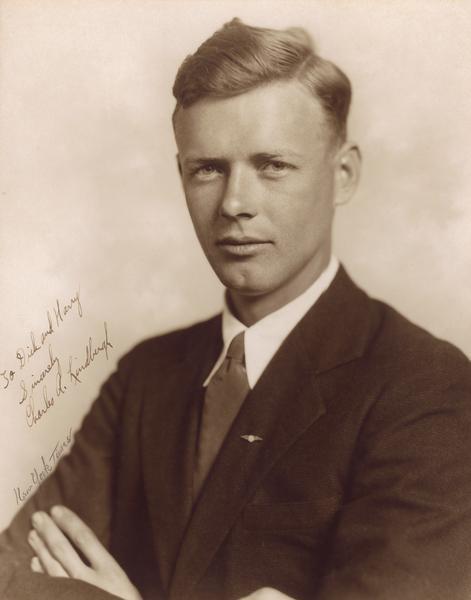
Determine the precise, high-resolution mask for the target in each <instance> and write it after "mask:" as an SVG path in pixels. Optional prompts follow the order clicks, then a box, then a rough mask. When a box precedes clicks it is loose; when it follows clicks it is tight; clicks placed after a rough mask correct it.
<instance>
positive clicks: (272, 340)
mask: <svg viewBox="0 0 471 600" xmlns="http://www.w3.org/2000/svg"><path fill="white" fill-rule="evenodd" d="M338 268H339V261H338V260H337V258H336V257H335V256H331V258H330V262H329V264H328V265H327V267H326V269H325V270H324V271H323V272H322V273H321V275H320V276H319V277H318V278H317V279H316V280H315V281H314V283H313V284H312V285H311V286H310V287H308V288H307V290H305V291H304V292H303V293H302V294H300V295H299V296H298V297H297V298H295V299H294V300H291V302H288V304H285V305H284V306H282V307H281V308H279V309H278V310H276V311H274V312H272V313H270V314H269V315H267V316H266V317H264V318H263V319H260V321H257V322H256V323H254V324H253V325H252V326H251V327H247V326H246V325H244V324H243V323H241V322H240V321H239V320H238V319H236V317H234V315H233V314H232V313H231V312H230V310H229V308H228V306H227V302H225V303H224V309H223V313H222V339H223V342H224V348H223V350H222V352H221V354H220V356H219V358H218V359H217V361H216V363H215V365H214V367H213V368H212V370H211V372H210V374H209V375H208V377H207V379H206V381H205V382H204V386H207V385H208V383H209V382H210V381H211V378H212V377H213V375H214V374H215V372H216V371H217V370H218V369H219V367H220V365H221V364H222V362H223V360H224V357H225V356H226V352H227V349H228V347H229V344H230V343H231V341H232V340H233V339H234V337H235V336H236V335H237V334H238V333H240V332H241V331H245V336H244V343H245V367H246V370H247V379H248V381H249V385H250V388H253V387H254V386H255V384H256V383H257V381H258V379H259V378H260V375H261V374H262V373H263V371H264V370H265V368H266V366H267V365H268V363H269V362H270V360H271V359H272V358H273V356H274V355H275V353H276V351H277V350H278V348H279V347H280V346H281V344H282V343H283V341H284V340H285V339H286V337H287V336H288V334H289V333H290V332H291V330H292V329H293V328H294V327H295V325H297V324H298V323H299V321H300V320H301V319H302V318H303V317H304V315H305V314H306V313H307V311H308V310H309V309H310V308H311V306H313V305H314V304H315V303H316V302H317V300H318V299H319V297H320V296H321V294H323V293H324V292H325V291H326V290H327V288H328V287H329V285H330V284H331V283H332V281H333V279H334V277H335V275H336V273H337V270H338Z"/></svg>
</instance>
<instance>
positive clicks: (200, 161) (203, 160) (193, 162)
mask: <svg viewBox="0 0 471 600" xmlns="http://www.w3.org/2000/svg"><path fill="white" fill-rule="evenodd" d="M224 162H227V161H225V160H224V159H222V158H216V157H212V156H201V157H191V156H190V157H188V158H185V159H184V161H183V164H184V165H185V166H188V165H190V166H197V165H205V164H208V163H211V164H222V163H224Z"/></svg>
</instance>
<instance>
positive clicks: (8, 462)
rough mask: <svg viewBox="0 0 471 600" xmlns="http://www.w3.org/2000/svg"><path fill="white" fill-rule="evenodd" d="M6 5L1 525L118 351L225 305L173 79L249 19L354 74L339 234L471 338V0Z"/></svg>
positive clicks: (415, 313) (0, 79) (421, 312)
mask: <svg viewBox="0 0 471 600" xmlns="http://www.w3.org/2000/svg"><path fill="white" fill-rule="evenodd" d="M0 11H1V13H0V27H1V31H0V51H1V64H0V69H1V70H0V86H1V99H0V135H1V142H0V144H1V156H0V161H1V162H0V166H1V188H0V192H1V194H0V206H1V212H0V223H1V228H0V290H1V292H0V311H1V313H0V314H1V321H0V322H1V330H0V333H1V347H0V374H1V377H0V409H1V420H0V449H1V452H0V490H1V492H0V526H4V525H6V524H7V522H8V520H9V518H10V517H11V516H12V514H13V513H14V512H15V510H16V509H17V508H18V507H19V506H20V505H21V504H22V503H23V502H24V499H25V498H27V497H29V495H30V494H31V493H33V492H34V490H35V489H36V487H37V484H38V482H39V481H40V479H42V478H43V477H44V476H45V475H47V474H48V473H49V472H50V471H51V470H52V468H53V467H54V463H55V460H56V457H57V456H58V455H59V454H61V453H62V452H63V451H66V449H67V447H69V446H70V445H69V444H68V442H69V440H70V436H71V432H72V431H73V430H75V429H76V428H77V427H78V425H79V423H80V421H81V419H82V417H83V415H84V413H85V412H86V411H87V409H88V407H89V406H90V403H91V401H92V400H93V398H94V397H95V396H96V394H97V391H98V389H99V386H100V383H101V382H102V381H103V379H104V378H105V377H106V376H107V375H108V374H109V373H110V372H111V371H112V369H113V368H114V365H115V364H116V361H117V359H118V358H119V356H121V355H122V354H123V353H124V352H126V351H127V350H128V349H129V348H130V347H132V346H133V345H134V344H135V343H136V342H138V341H139V340H140V339H142V338H144V337H148V336H150V335H154V334H157V333H160V332H163V331H166V330H169V329H172V328H175V327H177V326H180V325H185V324H188V323H191V322H194V321H196V320H199V319H203V318H206V317H208V316H210V315H212V314H214V313H215V312H217V311H218V310H219V309H220V306H221V299H222V290H221V287H220V284H219V283H218V281H217V280H216V278H215V276H214V275H213V274H212V272H211V271H210V269H209V267H208V265H207V264H206V260H205V258H204V256H203V254H202V252H201V250H200V249H199V246H198V243H197V241H196V238H195V235H194V233H193V230H192V226H191V223H190V220H189V217H188V216H187V214H186V208H185V203H184V198H183V195H182V192H181V188H180V182H179V179H178V176H177V170H176V162H175V152H176V149H175V145H174V141H173V134H172V128H171V124H170V115H171V112H172V110H173V106H174V101H173V98H172V95H171V86H172V83H173V79H174V76H175V72H176V70H177V68H178V66H179V65H180V63H181V62H182V60H183V59H184V58H185V56H186V55H187V54H188V53H190V52H192V51H194V50H195V48H196V47H197V45H198V44H199V43H200V42H202V41H203V40H204V39H206V38H207V37H208V36H209V35H210V34H211V33H212V32H213V31H214V30H215V29H217V28H218V27H220V26H221V25H222V24H223V23H224V22H226V21H228V20H230V19H231V18H232V17H234V16H238V17H240V18H242V19H243V20H244V21H246V22H247V23H249V24H253V25H261V26H273V27H287V26H290V25H293V26H296V25H302V26H305V27H306V28H308V29H309V31H310V32H311V34H312V35H313V37H314V39H315V42H316V46H317V48H318V50H319V52H320V53H321V54H322V55H323V56H325V57H326V58H330V59H331V60H333V61H334V62H336V63H337V64H338V65H339V66H340V67H341V68H343V69H344V70H345V72H346V73H347V74H348V75H349V77H350V79H351V81H352V84H353V88H354V101H353V107H352V114H351V121H350V137H351V138H353V139H355V140H356V141H358V143H359V145H360V147H361V149H362V152H363V159H364V167H363V175H362V179H361V184H360V188H359V190H358V192H357V195H356V197H355V199H354V201H353V202H351V204H349V205H347V206H343V207H341V208H339V209H338V213H337V218H336V225H335V251H336V253H337V255H338V256H339V257H340V258H341V260H342V261H343V262H344V264H345V265H346V267H347V270H348V271H349V272H350V274H351V275H352V276H353V277H354V279H355V280H356V281H357V282H358V283H359V284H360V285H362V286H363V287H364V288H366V289H367V290H368V291H369V292H370V293H371V294H372V295H374V296H376V297H379V298H382V299H385V300H386V301H388V302H390V303H391V304H392V305H394V306H395V307H396V308H398V309H399V310H401V311H402V312H403V313H404V314H405V315H406V316H407V317H409V318H410V319H411V320H413V321H415V322H417V323H419V324H421V325H423V326H424V327H426V328H427V329H429V330H430V331H432V332H433V333H434V334H435V335H437V336H439V337H442V338H445V339H448V340H450V341H451V342H453V343H455V344H456V345H458V346H459V347H460V348H461V349H462V350H463V351H464V352H465V353H467V354H468V355H471V310H470V306H471V285H470V284H471V227H470V225H471V204H470V191H471V185H470V180H471V177H470V175H471V164H470V161H471V152H470V150H469V139H470V135H471V110H470V107H469V98H470V97H471V71H470V66H469V65H471V37H470V36H469V32H470V31H471V18H470V16H471V5H470V3H469V2H451V0H450V1H445V0H443V1H441V2H435V1H431V0H427V1H420V2H419V1H410V0H407V2H406V1H404V2H392V1H386V0H384V1H371V2H366V1H354V2H346V1H344V2H341V1H337V2H335V1H327V0H326V1H324V2H317V1H312V2H296V1H293V0H290V1H289V2H281V1H272V2H264V1H257V2H248V1H245V2H241V1H238V2H235V1H234V2H233V1H222V2H216V1H204V2H203V1H199V0H193V1H188V2H184V1H173V2H172V1H170V0H167V1H159V0H141V1H137V0H136V1H133V2H131V1H124V0H123V1H118V0H90V1H84V0H80V1H78V0H77V1H74V0H68V1H59V0H56V1H52V0H39V1H38V0H31V1H29V2H22V1H20V0H3V2H2V3H1V5H0ZM105 324H106V325H105ZM33 338H34V340H33ZM156 393H158V390H156ZM52 402H53V404H52ZM38 410H40V412H41V418H40V419H36V420H34V419H32V414H33V413H34V414H37V412H38Z"/></svg>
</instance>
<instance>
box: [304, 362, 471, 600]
mask: <svg viewBox="0 0 471 600" xmlns="http://www.w3.org/2000/svg"><path fill="white" fill-rule="evenodd" d="M461 365H462V369H461V373H460V374H459V375H458V376H456V371H455V372H454V374H453V376H450V375H449V373H447V371H446V368H439V369H438V370H437V371H436V372H435V373H434V375H433V376H431V375H430V373H427V374H425V375H422V376H421V375H420V374H418V375H415V376H414V379H413V380H412V381H411V379H410V378H407V377H406V378H405V380H404V381H402V382H401V384H400V385H399V386H398V385H397V384H396V385H390V386H385V387H384V389H383V390H382V393H381V395H380V397H379V399H378V400H377V401H376V402H375V404H374V405H373V406H372V408H371V409H370V412H369V414H368V416H367V419H366V421H365V423H364V426H363V430H362V432H361V435H360V442H359V449H358V451H357V452H356V455H355V460H354V464H353V474H352V477H351V482H350V489H349V492H348V498H347V501H346V502H345V504H344V507H343V509H342V510H341V512H340V514H339V518H338V521H337V523H336V530H335V534H334V536H333V538H332V542H331V545H330V551H329V553H328V559H327V565H326V568H325V576H324V577H323V580H322V585H321V591H320V593H319V594H318V595H316V600H347V599H348V600H360V599H361V600H367V599H368V600H369V599H371V600H373V599H375V600H432V599H437V600H438V599H443V598H447V599H450V600H461V599H465V598H469V594H470V593H471V378H470V367H469V363H468V362H467V361H465V360H463V361H462V362H461Z"/></svg>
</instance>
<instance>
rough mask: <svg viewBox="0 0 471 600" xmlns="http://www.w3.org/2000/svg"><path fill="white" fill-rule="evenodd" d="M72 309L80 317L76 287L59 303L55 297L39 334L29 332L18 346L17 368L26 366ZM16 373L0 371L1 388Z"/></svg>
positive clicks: (7, 384) (6, 385) (81, 310)
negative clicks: (73, 292) (68, 296)
mask: <svg viewBox="0 0 471 600" xmlns="http://www.w3.org/2000/svg"><path fill="white" fill-rule="evenodd" d="M73 310H76V313H77V315H78V317H79V318H82V316H83V309H82V303H81V302H80V289H78V290H77V291H76V292H75V294H74V295H73V296H72V297H71V298H70V300H69V301H67V302H62V303H61V302H59V300H58V299H56V302H55V305H54V306H53V307H52V309H51V310H47V311H46V319H47V323H48V325H47V328H45V329H43V331H41V332H40V333H39V334H36V333H35V332H34V331H30V332H29V334H28V338H29V339H28V342H27V343H26V344H25V345H23V346H21V347H19V348H18V349H17V351H16V360H17V369H19V370H21V369H23V368H24V367H25V366H26V364H27V363H28V362H29V361H30V360H31V359H32V358H33V357H34V356H35V354H36V353H38V352H39V351H40V350H41V348H42V347H43V346H44V345H45V343H46V341H48V339H49V337H50V336H52V335H53V334H54V333H55V332H56V331H57V330H58V329H59V327H60V325H61V324H62V323H63V322H64V320H65V319H66V318H67V316H68V315H70V314H71V313H72V311H73ZM16 373H17V371H15V370H13V369H5V370H3V371H2V372H0V378H1V380H2V384H3V389H7V388H8V386H9V385H10V383H12V382H13V381H14V379H15V375H16Z"/></svg>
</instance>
